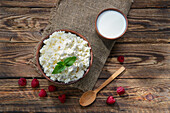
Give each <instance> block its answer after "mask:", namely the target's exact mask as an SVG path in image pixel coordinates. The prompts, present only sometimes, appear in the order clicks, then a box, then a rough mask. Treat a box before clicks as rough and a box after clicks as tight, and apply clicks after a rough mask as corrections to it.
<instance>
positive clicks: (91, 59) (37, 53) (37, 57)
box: [36, 29, 93, 85]
mask: <svg viewBox="0 0 170 113" xmlns="http://www.w3.org/2000/svg"><path fill="white" fill-rule="evenodd" d="M56 31H65V32H66V33H68V32H70V33H72V34H75V35H77V36H79V37H81V38H83V39H84V40H85V41H87V42H88V40H87V39H86V38H85V37H84V36H82V35H81V34H79V33H77V32H75V31H72V30H66V29H61V30H56ZM53 33H54V32H53ZM53 33H51V34H53ZM51 34H49V35H48V36H46V37H45V38H43V39H42V40H41V42H40V44H39V45H38V48H37V51H36V63H37V67H38V69H39V71H40V72H41V73H42V75H43V76H44V77H45V78H46V79H47V80H49V81H51V82H53V83H55V84H63V85H69V84H73V83H76V82H78V81H79V80H81V79H82V78H84V77H85V76H86V75H87V73H88V72H89V70H90V67H91V66H92V62H93V53H92V48H91V46H90V44H89V42H88V46H89V47H90V48H91V50H90V56H91V57H90V61H89V62H90V64H89V67H88V69H87V70H86V72H85V73H84V75H83V77H82V78H80V79H78V80H76V81H71V82H68V83H64V82H60V81H53V80H51V79H50V78H49V77H47V76H46V74H45V73H44V71H43V69H42V66H41V65H40V63H39V56H40V52H39V51H40V49H41V48H42V46H43V45H44V44H43V41H44V40H45V39H48V38H49V36H50V35H51Z"/></svg>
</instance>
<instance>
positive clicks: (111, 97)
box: [106, 96, 116, 104]
mask: <svg viewBox="0 0 170 113" xmlns="http://www.w3.org/2000/svg"><path fill="white" fill-rule="evenodd" d="M115 102H116V100H115V99H114V97H113V96H109V97H108V98H107V101H106V103H107V104H114V103H115Z"/></svg>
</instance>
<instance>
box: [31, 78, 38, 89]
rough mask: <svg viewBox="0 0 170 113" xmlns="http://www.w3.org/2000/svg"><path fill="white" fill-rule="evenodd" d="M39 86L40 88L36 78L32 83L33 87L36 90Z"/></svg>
mask: <svg viewBox="0 0 170 113" xmlns="http://www.w3.org/2000/svg"><path fill="white" fill-rule="evenodd" d="M38 86H39V81H38V80H37V79H36V78H34V79H33V80H32V82H31V87H32V88H35V87H38Z"/></svg>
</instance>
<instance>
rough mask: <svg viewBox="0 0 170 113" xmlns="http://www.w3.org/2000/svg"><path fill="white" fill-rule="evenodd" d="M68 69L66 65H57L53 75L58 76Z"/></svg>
mask: <svg viewBox="0 0 170 113" xmlns="http://www.w3.org/2000/svg"><path fill="white" fill-rule="evenodd" d="M65 68H66V66H65V65H60V64H57V65H56V66H55V68H54V70H53V72H52V74H57V73H61V72H62V71H64V70H65Z"/></svg>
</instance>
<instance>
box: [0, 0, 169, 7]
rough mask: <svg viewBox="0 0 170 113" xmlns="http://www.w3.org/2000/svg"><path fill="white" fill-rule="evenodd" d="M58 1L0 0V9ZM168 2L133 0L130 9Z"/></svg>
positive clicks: (161, 5)
mask: <svg viewBox="0 0 170 113" xmlns="http://www.w3.org/2000/svg"><path fill="white" fill-rule="evenodd" d="M58 1H59V0H51V1H49V0H38V1H35V0H24V1H21V0H1V1H0V6H1V7H42V8H51V7H54V4H55V3H58ZM169 6H170V3H169V0H134V3H133V5H132V8H169Z"/></svg>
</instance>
